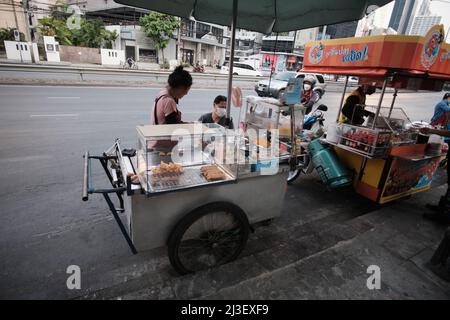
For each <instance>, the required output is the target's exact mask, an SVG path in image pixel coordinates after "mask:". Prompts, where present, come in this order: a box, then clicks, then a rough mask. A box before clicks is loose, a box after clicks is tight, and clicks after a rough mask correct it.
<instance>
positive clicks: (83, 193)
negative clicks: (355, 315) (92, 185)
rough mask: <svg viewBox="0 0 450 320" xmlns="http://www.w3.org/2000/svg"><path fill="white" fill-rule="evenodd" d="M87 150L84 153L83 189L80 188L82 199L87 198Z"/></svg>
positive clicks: (88, 163) (85, 199)
mask: <svg viewBox="0 0 450 320" xmlns="http://www.w3.org/2000/svg"><path fill="white" fill-rule="evenodd" d="M90 162H91V161H90V158H89V152H88V151H86V153H85V154H84V165H83V189H82V196H81V197H82V199H83V201H87V200H88V187H89V165H90Z"/></svg>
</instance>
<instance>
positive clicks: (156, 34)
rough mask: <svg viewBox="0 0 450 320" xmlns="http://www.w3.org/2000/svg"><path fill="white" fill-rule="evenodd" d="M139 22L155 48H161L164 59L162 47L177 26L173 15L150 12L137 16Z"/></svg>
mask: <svg viewBox="0 0 450 320" xmlns="http://www.w3.org/2000/svg"><path fill="white" fill-rule="evenodd" d="M139 24H140V25H141V27H142V28H143V29H144V32H145V35H146V36H147V37H149V38H150V39H152V40H153V43H154V44H155V48H156V50H161V52H162V54H163V60H164V51H163V50H164V49H165V48H166V47H167V44H168V43H169V40H170V38H172V37H173V34H174V31H175V29H177V28H178V27H179V21H178V20H177V19H176V18H175V17H174V16H170V15H167V14H163V13H158V12H150V13H148V14H146V15H145V16H142V17H141V18H139Z"/></svg>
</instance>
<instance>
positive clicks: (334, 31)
mask: <svg viewBox="0 0 450 320" xmlns="http://www.w3.org/2000/svg"><path fill="white" fill-rule="evenodd" d="M357 26H358V21H357V20H356V21H350V22H342V23H337V24H330V25H328V26H327V29H326V31H325V33H326V36H325V38H327V39H337V38H350V37H354V36H355V32H356V28H357ZM322 32H323V28H321V29H320V31H319V34H320V35H319V37H321V35H322Z"/></svg>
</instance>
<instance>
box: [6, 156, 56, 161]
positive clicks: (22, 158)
mask: <svg viewBox="0 0 450 320" xmlns="http://www.w3.org/2000/svg"><path fill="white" fill-rule="evenodd" d="M49 159H52V157H51V156H45V155H44V156H43V155H34V156H20V157H12V158H0V163H4V162H22V161H36V160H49Z"/></svg>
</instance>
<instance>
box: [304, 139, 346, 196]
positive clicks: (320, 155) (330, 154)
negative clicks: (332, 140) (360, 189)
mask: <svg viewBox="0 0 450 320" xmlns="http://www.w3.org/2000/svg"><path fill="white" fill-rule="evenodd" d="M309 154H310V156H311V160H312V162H313V165H314V168H315V169H316V171H317V173H318V174H319V176H320V178H321V179H322V182H323V183H324V184H326V185H327V187H329V188H331V189H334V188H338V187H343V186H347V185H349V184H351V182H352V174H351V173H350V171H349V170H348V169H347V168H346V167H345V166H344V165H343V164H342V163H341V161H340V160H339V158H338V157H337V155H336V153H335V152H334V150H333V149H331V148H330V146H329V145H328V144H323V143H321V141H320V139H315V140H313V141H311V143H310V144H309Z"/></svg>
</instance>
